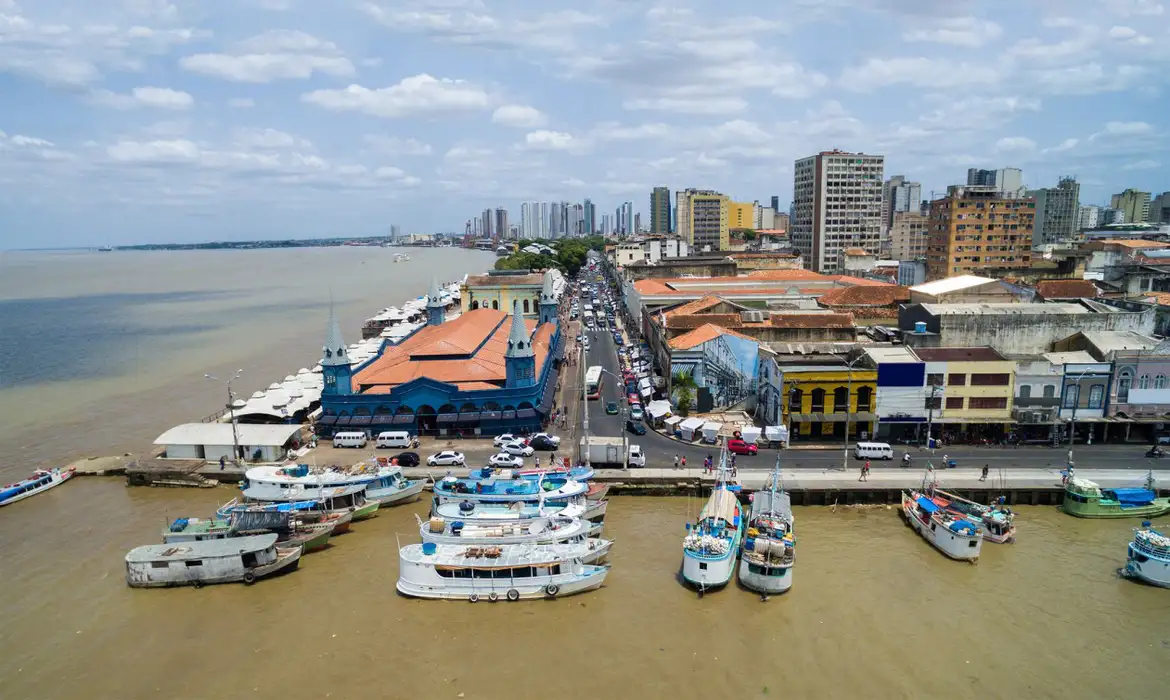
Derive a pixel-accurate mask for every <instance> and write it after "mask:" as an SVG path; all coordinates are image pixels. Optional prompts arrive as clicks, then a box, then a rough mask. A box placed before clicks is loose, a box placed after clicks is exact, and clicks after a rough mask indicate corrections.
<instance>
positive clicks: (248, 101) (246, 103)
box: [228, 97, 256, 109]
mask: <svg viewBox="0 0 1170 700" xmlns="http://www.w3.org/2000/svg"><path fill="white" fill-rule="evenodd" d="M228 106H229V107H234V108H236V109H250V108H252V107H255V106H256V100H253V99H252V98H251V97H233V98H232V99H230V100H228Z"/></svg>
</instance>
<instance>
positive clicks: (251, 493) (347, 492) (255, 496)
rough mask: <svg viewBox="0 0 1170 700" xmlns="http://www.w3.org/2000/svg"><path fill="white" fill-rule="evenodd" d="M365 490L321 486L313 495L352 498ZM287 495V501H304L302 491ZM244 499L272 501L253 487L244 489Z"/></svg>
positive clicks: (355, 487) (359, 487) (355, 486)
mask: <svg viewBox="0 0 1170 700" xmlns="http://www.w3.org/2000/svg"><path fill="white" fill-rule="evenodd" d="M365 490H366V485H365V484H364V483H361V484H350V485H349V486H323V487H321V488H319V489H317V490H316V493H315V495H317V496H319V497H321V498H341V497H342V496H352V495H353V494H355V493H361V492H362V491H365ZM281 495H282V496H283V495H287V496H288V498H289V500H293V499H296V500H297V501H303V500H305V491H304V489H288V492H287V494H281ZM244 498H247V499H249V500H254V501H273V500H274V499H273V498H272V497H271V496H269V495H267V494H266V493H265V492H263V491H257V490H256V488H255V487H252V488H246V489H244Z"/></svg>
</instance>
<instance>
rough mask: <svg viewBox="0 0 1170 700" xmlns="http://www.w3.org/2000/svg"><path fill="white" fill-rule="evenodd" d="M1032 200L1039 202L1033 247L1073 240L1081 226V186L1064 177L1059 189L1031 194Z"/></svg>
mask: <svg viewBox="0 0 1170 700" xmlns="http://www.w3.org/2000/svg"><path fill="white" fill-rule="evenodd" d="M1028 196H1029V197H1032V198H1034V199H1035V200H1036V219H1035V221H1034V222H1033V235H1032V247H1034V248H1036V247H1039V246H1042V245H1044V244H1046V243H1057V242H1063V241H1069V240H1072V237H1073V235H1074V234H1076V232H1077V231H1078V230H1079V229H1078V224H1079V223H1080V207H1081V185H1080V183H1078V182H1077V181H1076V180H1075V179H1073V178H1071V177H1062V178H1060V181H1059V182H1058V183H1057V185H1056V187H1046V188H1043V189H1039V190H1031V191H1029V192H1028Z"/></svg>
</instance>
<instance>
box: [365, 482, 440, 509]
mask: <svg viewBox="0 0 1170 700" xmlns="http://www.w3.org/2000/svg"><path fill="white" fill-rule="evenodd" d="M424 486H426V481H424V480H423V479H416V480H414V481H412V482H410V485H409V486H407V487H406V488H404V489H368V488H367V489H366V498H367V499H369V500H371V501H377V502H378V504H379V505H382V506H398V505H402V504H404V503H413V502H415V501H417V500H418V499H419V497H420V496H421V495H422V492H423V487H424Z"/></svg>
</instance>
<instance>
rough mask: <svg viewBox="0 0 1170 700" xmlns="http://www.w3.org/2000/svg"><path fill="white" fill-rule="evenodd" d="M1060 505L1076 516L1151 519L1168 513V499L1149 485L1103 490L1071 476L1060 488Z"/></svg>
mask: <svg viewBox="0 0 1170 700" xmlns="http://www.w3.org/2000/svg"><path fill="white" fill-rule="evenodd" d="M1061 508H1062V509H1063V510H1064V512H1065V513H1068V514H1069V515H1074V516H1076V517H1078V518H1153V517H1156V516H1159V515H1164V514H1166V513H1170V498H1167V497H1163V498H1159V497H1158V494H1157V492H1156V491H1154V490H1153V489H1152V488H1140V489H1135V488H1124V489H1103V488H1101V487H1100V486H1098V485H1097V484H1096V483H1095V482H1092V481H1089V480H1088V479H1077V478H1073V479H1070V480H1069V482H1068V484H1067V485H1066V486H1065V488H1064V503H1063V504H1062V505H1061Z"/></svg>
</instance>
